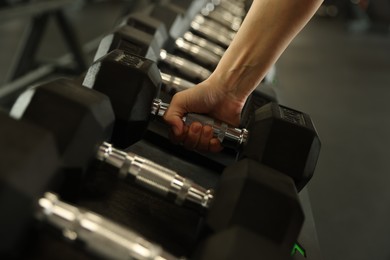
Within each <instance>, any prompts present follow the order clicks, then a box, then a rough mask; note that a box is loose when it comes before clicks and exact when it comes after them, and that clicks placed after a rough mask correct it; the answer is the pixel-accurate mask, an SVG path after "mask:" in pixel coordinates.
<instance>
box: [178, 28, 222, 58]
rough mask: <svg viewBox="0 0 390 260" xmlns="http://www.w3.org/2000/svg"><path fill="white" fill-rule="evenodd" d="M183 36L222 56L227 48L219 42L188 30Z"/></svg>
mask: <svg viewBox="0 0 390 260" xmlns="http://www.w3.org/2000/svg"><path fill="white" fill-rule="evenodd" d="M183 38H184V39H186V40H187V41H189V42H192V43H193V44H196V45H198V46H200V47H202V48H205V49H206V50H208V51H211V52H212V53H214V54H215V55H218V56H219V57H222V55H223V54H224V53H225V49H224V48H222V47H221V46H219V45H218V44H215V43H213V42H211V41H208V40H206V39H205V38H202V37H199V36H196V35H195V34H193V33H192V32H186V33H185V34H184V35H183Z"/></svg>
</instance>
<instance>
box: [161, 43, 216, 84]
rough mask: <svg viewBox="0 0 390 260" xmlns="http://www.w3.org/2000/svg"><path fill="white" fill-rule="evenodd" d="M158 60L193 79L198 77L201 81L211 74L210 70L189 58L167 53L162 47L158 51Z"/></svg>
mask: <svg viewBox="0 0 390 260" xmlns="http://www.w3.org/2000/svg"><path fill="white" fill-rule="evenodd" d="M160 60H161V61H163V62H165V63H167V64H168V65H170V66H172V67H173V68H175V69H177V70H179V71H180V72H181V73H183V74H184V75H186V76H187V77H189V78H192V79H194V80H198V79H200V80H201V81H203V80H206V79H207V78H208V77H210V75H211V71H209V70H208V69H206V68H204V67H202V66H200V65H198V64H196V63H194V62H191V61H189V60H186V59H183V58H181V57H178V56H175V55H172V54H169V53H168V52H167V51H166V50H164V49H161V51H160Z"/></svg>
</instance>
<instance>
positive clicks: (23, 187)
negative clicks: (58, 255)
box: [0, 113, 177, 260]
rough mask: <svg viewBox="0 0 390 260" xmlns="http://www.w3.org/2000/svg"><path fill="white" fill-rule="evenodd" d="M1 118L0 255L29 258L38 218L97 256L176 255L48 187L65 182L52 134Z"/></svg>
mask: <svg viewBox="0 0 390 260" xmlns="http://www.w3.org/2000/svg"><path fill="white" fill-rule="evenodd" d="M0 122H1V128H0V146H1V147H3V148H5V149H2V152H1V156H0V205H1V208H2V213H1V217H0V218H1V221H0V230H1V232H2V234H4V236H2V238H1V239H0V241H1V243H0V255H1V256H2V257H3V258H4V259H20V258H25V257H30V256H26V255H25V254H24V252H25V250H22V247H23V246H24V245H25V242H26V241H27V242H28V243H32V242H33V240H31V235H30V233H32V227H33V226H37V225H36V223H44V224H46V225H48V226H50V227H52V228H55V229H57V230H59V231H62V232H57V233H59V234H62V236H63V237H64V238H66V240H67V241H70V242H76V243H77V244H78V245H79V246H80V245H83V248H84V249H86V250H87V251H89V252H90V253H91V254H93V255H94V256H97V257H101V258H106V259H128V258H129V257H131V258H132V259H157V258H158V259H166V260H168V259H177V258H175V257H173V256H172V255H170V254H169V253H167V252H165V251H164V250H162V248H161V247H160V246H158V245H156V244H153V243H151V242H149V241H148V240H146V239H144V238H143V237H141V236H140V235H138V234H137V233H135V232H133V231H132V230H130V229H127V228H126V227H124V226H121V225H119V224H116V223H114V222H112V221H110V220H108V219H106V218H104V217H103V216H100V215H98V214H95V213H93V212H91V211H87V210H84V209H81V208H77V207H75V206H72V205H70V204H68V203H65V202H63V201H60V200H59V198H58V197H57V196H56V195H55V194H53V193H50V192H46V191H47V190H51V189H52V188H54V189H55V188H56V186H57V185H56V183H57V182H60V181H61V180H60V179H58V176H57V175H58V173H57V171H58V168H59V166H60V158H59V157H58V154H57V146H56V143H55V140H54V138H53V137H52V135H51V133H49V131H47V130H45V129H42V128H40V127H37V126H35V125H32V124H31V123H29V122H26V121H20V120H15V119H13V118H10V117H9V116H8V115H6V114H4V113H0ZM54 180H56V181H54ZM45 192H46V193H45ZM40 226H41V225H40ZM112 234H115V235H112ZM80 242H81V243H80Z"/></svg>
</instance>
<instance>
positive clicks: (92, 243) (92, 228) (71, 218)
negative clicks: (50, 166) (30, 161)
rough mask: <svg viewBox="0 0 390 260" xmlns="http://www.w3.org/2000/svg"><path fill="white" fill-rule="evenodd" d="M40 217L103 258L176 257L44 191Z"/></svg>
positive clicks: (166, 259) (165, 259) (156, 259)
mask: <svg viewBox="0 0 390 260" xmlns="http://www.w3.org/2000/svg"><path fill="white" fill-rule="evenodd" d="M37 217H38V218H39V219H40V220H42V221H45V222H47V223H50V224H51V225H53V226H55V227H56V228H58V229H61V230H62V233H63V235H64V236H65V237H66V238H67V239H69V240H71V241H75V240H79V241H82V243H83V244H84V245H85V247H86V248H87V249H88V250H89V251H91V252H92V253H94V254H96V255H98V256H99V257H102V258H103V259H139V260H141V259H142V260H146V259H148V260H173V259H178V258H176V257H174V256H172V255H171V254H169V253H167V252H165V251H164V250H163V249H162V248H161V247H160V246H159V245H156V244H154V243H152V242H149V241H148V240H146V239H145V238H143V237H141V236H140V235H139V234H137V233H135V232H133V231H131V230H129V229H128V228H126V227H124V226H121V225H118V224H116V223H114V222H112V221H110V220H108V219H106V218H104V217H102V216H100V215H98V214H95V213H93V212H90V211H87V210H84V209H80V208H77V207H74V206H72V205H70V204H68V203H65V202H62V201H60V200H59V198H58V197H57V195H55V194H53V193H49V192H48V193H45V195H44V197H42V198H41V199H39V201H38V213H37Z"/></svg>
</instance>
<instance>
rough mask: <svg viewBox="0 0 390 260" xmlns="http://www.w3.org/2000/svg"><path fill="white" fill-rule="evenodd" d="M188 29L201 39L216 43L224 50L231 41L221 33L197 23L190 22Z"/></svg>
mask: <svg viewBox="0 0 390 260" xmlns="http://www.w3.org/2000/svg"><path fill="white" fill-rule="evenodd" d="M190 27H191V30H192V31H194V32H196V33H198V34H199V35H201V36H202V37H205V38H207V39H209V40H211V41H213V42H216V43H217V44H220V45H222V46H223V47H225V48H227V47H228V46H229V45H230V43H231V42H232V40H231V39H229V38H228V37H227V36H226V35H224V34H223V33H218V32H217V31H215V30H214V29H213V28H211V27H209V26H205V25H203V24H200V23H198V22H197V21H192V22H191V26H190Z"/></svg>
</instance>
